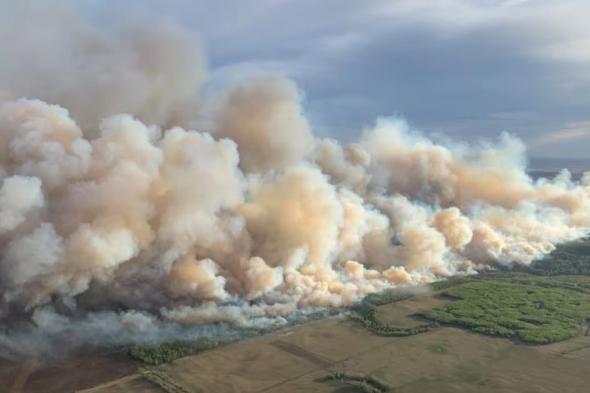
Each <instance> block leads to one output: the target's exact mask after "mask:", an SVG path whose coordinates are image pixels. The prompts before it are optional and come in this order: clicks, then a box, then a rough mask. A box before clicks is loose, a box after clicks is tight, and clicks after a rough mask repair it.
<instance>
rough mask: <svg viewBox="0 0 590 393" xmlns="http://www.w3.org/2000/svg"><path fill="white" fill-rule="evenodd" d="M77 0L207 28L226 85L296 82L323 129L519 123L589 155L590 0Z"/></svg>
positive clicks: (562, 153) (218, 75)
mask: <svg viewBox="0 0 590 393" xmlns="http://www.w3.org/2000/svg"><path fill="white" fill-rule="evenodd" d="M70 2H71V3H73V4H74V5H75V7H78V8H79V9H80V10H82V12H84V13H86V14H88V15H89V16H91V17H97V18H101V17H105V16H107V17H110V16H116V15H119V16H121V15H134V16H136V17H142V18H145V20H147V21H149V20H151V19H154V18H156V19H165V20H168V21H170V22H172V23H177V24H180V25H182V26H183V27H185V28H187V29H189V30H191V31H194V32H196V33H197V34H198V35H199V36H200V37H201V40H202V42H203V45H204V47H205V48H206V53H207V57H208V63H209V67H210V79H211V81H212V82H211V83H213V84H215V83H216V81H217V82H218V83H223V81H224V80H228V79H232V78H237V77H239V76H243V75H245V74H257V73H265V72H271V73H279V74H284V75H287V76H289V77H290V78H292V79H293V80H295V81H296V83H297V84H298V86H299V88H300V89H301V90H302V91H303V92H304V94H305V108H306V112H307V115H308V116H309V118H310V120H311V123H312V126H313V128H314V133H316V134H318V135H321V136H329V137H334V138H336V139H339V140H341V141H352V140H354V139H356V138H357V137H358V135H359V134H360V133H361V132H362V130H363V129H364V128H366V127H370V126H371V125H372V124H374V121H375V119H376V118H377V117H379V116H392V115H393V116H403V117H404V118H405V119H407V121H408V122H409V123H410V124H411V125H412V126H413V127H415V128H417V129H419V130H421V131H422V132H424V133H426V134H433V133H434V134H445V135H447V136H449V137H450V138H452V139H455V140H459V141H473V140H477V139H480V138H495V137H496V136H497V135H498V134H500V133H501V132H503V131H507V132H509V133H512V134H514V135H517V136H519V137H520V138H521V139H523V140H524V141H525V143H526V144H527V146H528V148H529V154H530V155H532V156H544V157H564V158H590V154H588V151H590V28H589V27H588V20H587V19H588V15H590V1H587V0H552V1H549V0H432V1H427V0H372V1H366V0H322V1H317V0H256V1H246V0H215V1H212V0H208V1H205V0H195V1H191V0H166V1H163V0H142V1H132V0H101V1H98V0H70Z"/></svg>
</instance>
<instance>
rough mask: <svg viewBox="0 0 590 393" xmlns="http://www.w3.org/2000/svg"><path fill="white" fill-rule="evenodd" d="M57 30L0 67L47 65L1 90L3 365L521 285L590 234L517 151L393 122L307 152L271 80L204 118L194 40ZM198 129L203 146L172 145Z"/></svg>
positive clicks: (150, 30)
mask: <svg viewBox="0 0 590 393" xmlns="http://www.w3.org/2000/svg"><path fill="white" fill-rule="evenodd" d="M29 11H30V10H29ZM35 15H37V14H36V13H35V14H34V15H33V16H35ZM64 15H65V16H64ZM66 16H67V18H74V19H75V21H76V23H71V24H67V25H66V24H62V23H58V21H63V18H64V17H66ZM52 17H53V18H54V19H55V20H53V21H52V22H51V23H50V22H47V21H46V22H45V23H50V24H51V25H52V26H54V27H59V28H60V29H64V30H58V32H59V33H55V34H56V35H57V36H56V37H54V38H55V40H51V42H50V45H49V46H46V47H45V48H46V49H44V51H42V52H39V51H38V50H37V49H38V48H36V47H27V46H24V47H22V48H16V47H15V46H12V45H11V44H9V41H3V42H2V45H0V47H1V48H3V49H2V50H3V51H5V52H4V53H2V54H3V55H6V51H8V52H9V53H10V52H14V51H17V52H18V56H16V57H6V58H7V59H11V58H12V59H20V58H21V57H22V56H25V57H26V58H29V59H32V58H34V57H39V58H43V57H44V56H49V57H48V65H46V66H45V65H43V64H40V63H38V62H37V63H35V62H34V61H33V62H32V63H29V62H27V66H26V67H24V68H19V67H17V66H16V65H15V64H12V63H11V62H10V61H9V62H8V64H4V65H3V66H1V69H0V81H1V82H2V85H1V86H2V88H3V89H5V90H6V93H7V94H6V95H5V97H6V98H5V99H4V100H3V101H2V104H1V108H0V243H1V250H2V251H1V253H0V255H1V259H0V294H1V295H2V297H1V299H0V318H1V320H2V324H3V325H4V326H5V328H6V333H5V334H4V335H2V336H0V348H1V349H2V351H3V352H4V353H3V354H6V355H10V354H14V353H18V352H19V351H24V352H34V351H35V350H37V351H44V350H45V348H46V345H47V344H46V343H47V341H48V340H49V341H51V337H56V336H63V335H64V334H66V333H67V334H68V335H69V336H70V337H74V338H75V339H76V340H73V341H76V342H92V343H95V342H96V341H97V340H99V341H100V340H106V338H105V337H106V335H107V333H105V332H108V335H111V336H112V335H113V332H114V331H116V332H118V333H117V334H116V336H117V337H116V340H117V342H121V341H123V342H124V341H126V340H130V341H131V340H151V339H154V338H157V337H160V339H164V338H166V337H170V336H173V335H174V334H180V333H179V332H182V331H184V330H183V328H182V327H183V326H189V328H188V329H189V330H190V327H194V326H204V328H203V329H204V330H200V331H199V332H200V333H198V334H204V333H203V332H206V331H207V330H206V329H208V328H205V327H206V326H210V325H207V324H211V323H218V322H226V323H229V324H237V325H240V326H268V325H272V324H275V323H281V321H285V319H284V318H285V317H288V316H289V315H293V314H294V313H297V312H306V311H309V310H314V309H316V308H321V307H337V306H344V305H348V304H351V303H353V302H355V301H358V300H359V299H360V298H361V297H362V296H364V295H365V294H367V293H370V292H374V291H377V290H380V289H383V288H387V287H392V286H401V285H408V286H412V285H417V284H421V283H427V282H430V281H433V280H437V279H442V278H445V277H448V276H451V275H455V274H468V273H475V272H476V271H477V270H480V269H489V268H492V267H494V266H497V265H498V264H503V265H509V264H513V263H518V264H528V263H530V262H531V261H532V260H534V259H536V258H541V257H543V255H545V254H547V253H549V252H550V251H551V250H552V249H553V248H554V245H555V244H556V243H559V242H564V241H567V240H571V239H575V238H578V237H581V236H583V235H585V234H586V231H587V229H588V228H589V227H590V176H586V177H585V178H584V180H583V181H582V183H581V184H579V183H574V182H572V181H571V179H570V178H569V176H568V173H567V172H564V173H562V174H561V175H559V176H558V177H556V178H555V179H553V180H546V179H541V180H537V181H533V180H532V179H531V178H530V177H529V176H527V174H526V171H525V170H526V166H525V163H526V157H525V148H524V146H523V144H522V143H521V142H520V141H519V140H518V139H515V138H513V137H511V136H509V135H503V136H502V137H501V138H500V139H499V141H498V142H497V143H495V144H490V143H481V144H480V145H477V146H467V145H463V144H453V143H452V142H444V143H442V142H439V143H437V142H435V141H433V140H430V139H428V138H426V137H424V136H422V135H420V134H419V133H417V132H415V131H413V130H411V129H410V127H409V126H408V125H407V124H406V123H405V122H403V121H401V120H399V119H381V120H379V121H378V122H377V124H376V125H375V126H374V127H372V128H370V129H367V130H365V131H364V133H363V136H362V137H361V138H360V140H359V141H358V143H353V144H349V145H341V144H339V143H338V142H337V141H334V140H328V139H319V138H316V137H313V135H312V133H311V131H310V125H309V124H308V122H307V120H306V118H305V115H304V113H303V110H302V106H301V99H302V97H301V93H300V92H299V91H298V90H297V88H296V86H295V84H294V83H293V82H291V81H289V80H286V79H284V78H281V77H278V76H269V77H256V78H253V79H247V80H243V81H239V82H238V83H237V84H236V85H234V86H230V87H229V88H227V89H225V90H223V91H222V92H220V93H219V95H218V97H216V98H215V99H213V101H212V102H211V103H209V105H206V106H202V105H201V104H200V103H201V102H202V101H204V99H202V98H199V96H198V90H199V86H200V83H201V81H202V77H203V75H204V72H203V68H202V64H203V63H204V61H203V60H202V59H203V57H202V55H201V54H200V53H199V52H198V51H197V50H195V49H194V48H195V46H194V45H193V43H192V42H191V41H187V36H188V35H187V34H185V33H182V32H179V31H177V30H174V29H173V30H170V28H161V27H160V26H154V25H149V26H141V27H139V28H137V29H136V28H135V27H134V28H132V30H127V27H125V28H124V31H127V32H128V33H126V34H125V35H124V36H125V39H124V40H121V39H120V38H121V36H120V35H118V34H121V31H123V30H119V29H118V28H117V30H115V32H116V33H113V32H112V31H109V32H106V33H103V32H99V31H97V30H96V27H91V26H89V25H86V24H83V23H82V20H81V19H80V17H78V16H75V15H73V14H71V13H69V12H67V11H63V13H62V11H60V12H58V13H57V14H53V15H52ZM3 19H5V18H3ZM68 20H69V19H68ZM2 28H3V29H7V28H6V27H5V26H3V27H2ZM2 31H3V35H2V37H3V40H10V39H11V38H12V36H11V35H10V34H8V35H6V30H2ZM25 33H26V34H24V36H25V40H24V42H25V44H26V45H29V42H28V41H27V39H26V37H28V35H27V34H33V33H32V32H31V31H25ZM62 38H64V41H61V39H62ZM5 44H6V45H5ZM53 51H57V52H58V53H66V54H67V56H66V57H64V58H62V57H60V56H58V55H56V54H53ZM46 52H47V53H46ZM33 60H34V59H33ZM96 62H97V63H96ZM37 67H39V69H37ZM69 67H75V68H76V70H72V69H70V68H69ZM88 67H90V68H88ZM64 73H65V74H64ZM102 78H106V80H108V82H105V84H103V83H102V82H101V80H103V79H102ZM20 96H26V97H29V98H14V97H20ZM38 98H42V99H43V101H41V100H39V99H38ZM56 103H58V104H60V105H56ZM203 107H209V108H212V109H210V110H209V111H208V112H206V113H204V112H203V111H202V110H201V109H202V108H203ZM70 110H71V112H70ZM181 115H182V116H181ZM191 123H192V124H210V125H211V126H208V127H206V128H207V130H200V129H196V130H193V129H191V128H187V127H184V128H181V126H182V125H183V124H184V125H185V124H191ZM107 322H108V323H107ZM107 325H108V326H107ZM71 332H75V333H74V334H72V333H71ZM25 337H26V338H25ZM31 337H35V339H32V338H31ZM26 340H33V341H30V342H34V343H36V344H35V345H32V346H29V347H26V346H23V345H22V342H24V341H26ZM40 342H43V343H45V344H40ZM103 342H104V341H103Z"/></svg>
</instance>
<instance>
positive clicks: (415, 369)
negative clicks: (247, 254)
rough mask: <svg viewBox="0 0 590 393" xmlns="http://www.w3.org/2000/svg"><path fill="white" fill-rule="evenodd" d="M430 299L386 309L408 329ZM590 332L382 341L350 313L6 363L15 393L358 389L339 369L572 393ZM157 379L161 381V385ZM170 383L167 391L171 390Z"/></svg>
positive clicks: (445, 386) (472, 388)
mask: <svg viewBox="0 0 590 393" xmlns="http://www.w3.org/2000/svg"><path fill="white" fill-rule="evenodd" d="M440 302H442V300H439V299H437V298H434V297H431V296H421V297H418V298H414V299H409V300H404V301H401V302H398V303H394V304H389V305H386V306H382V307H381V309H380V310H379V318H382V319H383V320H387V321H388V322H389V323H397V324H399V325H400V326H411V325H412V324H416V323H418V322H416V321H414V320H413V319H411V318H409V317H408V315H409V314H411V313H414V312H416V311H417V310H420V309H424V308H431V307H433V306H435V305H438V304H440ZM589 370H590V337H588V336H579V337H576V338H574V339H572V340H569V341H565V342H561V343H556V344H551V345H546V346H529V345H523V344H518V343H515V342H512V341H510V340H506V339H502V338H494V337H487V336H483V335H478V334H474V333H470V332H467V331H464V330H461V329H457V328H451V327H441V328H436V329H434V330H432V331H430V332H427V333H423V334H419V335H415V336H409V337H379V336H376V335H373V334H371V333H370V332H368V331H367V330H365V329H364V328H363V327H361V326H360V325H358V324H356V323H354V322H351V321H348V320H344V319H328V320H323V321H316V322H312V323H308V324H306V325H302V326H295V327H291V328H288V329H284V330H281V331H278V332H275V333H273V334H270V335H266V336H262V337H258V338H255V339H250V340H245V341H241V342H237V343H234V344H230V345H226V346H223V347H220V348H218V349H215V350H211V351H208V352H204V353H201V354H198V355H195V356H188V357H185V358H181V359H177V360H176V361H174V362H172V363H170V364H166V365H163V366H159V367H153V368H150V369H148V371H147V372H146V371H144V372H140V371H138V369H137V365H136V364H134V363H131V362H129V361H125V360H123V359H120V358H113V357H112V356H110V355H106V354H91V355H89V354H86V355H76V356H72V357H70V358H69V359H64V360H61V361H60V362H57V363H55V364H53V365H50V366H47V365H45V366H41V365H38V364H37V365H35V364H34V363H32V362H23V363H22V364H20V365H11V364H1V365H0V378H1V379H2V381H5V383H3V384H2V385H3V386H8V387H9V390H8V392H11V393H17V392H18V393H20V392H50V393H51V392H71V391H76V390H77V391H82V392H84V393H119V392H121V393H122V392H132V393H133V392H137V393H139V392H146V393H162V392H163V393H166V392H169V393H170V392H172V393H179V392H180V393H187V392H260V393H262V392H268V393H279V392H284V393H296V392H341V393H344V392H352V391H353V390H346V389H344V388H343V387H342V386H338V385H334V384H328V383H320V382H317V379H318V378H320V377H322V376H325V375H327V374H328V373H330V372H334V371H339V372H347V373H349V372H350V373H355V374H359V373H360V374H365V375H371V376H374V377H377V378H379V379H380V380H382V381H385V382H387V383H388V384H389V385H390V386H391V387H392V391H394V392H404V393H409V392H416V393H418V392H420V393H424V392H437V393H444V392H483V393H486V392H490V393H491V392H530V393H533V392H534V393H541V392H559V393H565V392H572V393H579V392H585V391H587V390H588V386H589V385H590V372H589ZM153 381H155V382H153ZM161 386H164V387H161Z"/></svg>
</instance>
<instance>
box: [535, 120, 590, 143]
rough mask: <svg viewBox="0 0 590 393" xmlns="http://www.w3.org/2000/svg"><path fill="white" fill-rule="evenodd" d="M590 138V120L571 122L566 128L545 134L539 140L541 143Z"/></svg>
mask: <svg viewBox="0 0 590 393" xmlns="http://www.w3.org/2000/svg"><path fill="white" fill-rule="evenodd" d="M589 138H590V121H588V122H582V123H570V124H568V125H566V128H564V129H562V130H558V131H554V132H550V133H548V134H545V135H544V136H542V137H541V138H539V139H538V140H537V143H539V144H551V143H556V142H558V143H559V142H570V141H578V140H580V139H589Z"/></svg>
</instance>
